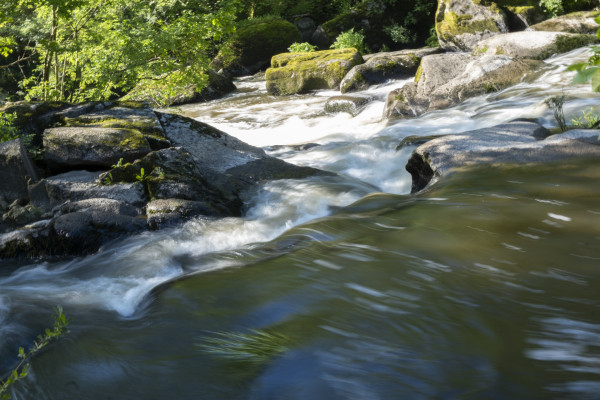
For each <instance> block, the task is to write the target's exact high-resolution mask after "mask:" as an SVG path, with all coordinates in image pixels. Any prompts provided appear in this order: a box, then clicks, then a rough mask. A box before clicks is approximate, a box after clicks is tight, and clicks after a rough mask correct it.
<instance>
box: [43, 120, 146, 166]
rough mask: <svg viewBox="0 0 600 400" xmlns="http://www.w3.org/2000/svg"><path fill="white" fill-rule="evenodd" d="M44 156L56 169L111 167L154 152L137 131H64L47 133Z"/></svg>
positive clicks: (83, 128)
mask: <svg viewBox="0 0 600 400" xmlns="http://www.w3.org/2000/svg"><path fill="white" fill-rule="evenodd" d="M44 150H45V153H44V156H45V161H46V163H47V164H48V165H49V166H50V167H51V168H53V169H56V170H61V169H63V170H64V169H74V168H76V167H80V168H83V167H96V168H97V167H110V166H111V165H112V164H116V163H117V162H118V161H119V160H120V159H123V160H125V161H133V160H136V159H138V158H141V157H143V156H144V155H146V154H148V153H149V152H150V151H151V149H150V145H149V144H148V141H147V140H146V138H144V136H143V135H142V134H141V133H140V132H139V131H138V130H135V129H120V128H96V127H61V128H49V129H46V130H45V131H44Z"/></svg>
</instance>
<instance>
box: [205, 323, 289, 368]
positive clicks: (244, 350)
mask: <svg viewBox="0 0 600 400" xmlns="http://www.w3.org/2000/svg"><path fill="white" fill-rule="evenodd" d="M290 342H291V340H290V338H289V337H287V336H285V335H282V334H277V333H269V332H265V331H259V330H252V331H250V333H236V332H215V333H214V336H213V337H207V338H205V339H204V340H203V341H202V342H201V343H199V344H198V346H199V347H200V348H201V349H202V350H203V351H204V352H206V353H209V354H212V355H214V356H216V357H219V358H224V359H227V360H231V361H236V362H243V363H250V364H263V363H266V362H268V361H270V360H271V359H272V358H273V357H276V356H278V355H280V354H282V353H284V352H285V351H286V350H287V346H288V345H289V343H290Z"/></svg>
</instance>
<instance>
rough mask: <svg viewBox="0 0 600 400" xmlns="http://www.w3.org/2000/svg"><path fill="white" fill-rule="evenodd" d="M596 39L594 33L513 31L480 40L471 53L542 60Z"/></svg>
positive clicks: (585, 44)
mask: <svg viewBox="0 0 600 400" xmlns="http://www.w3.org/2000/svg"><path fill="white" fill-rule="evenodd" d="M597 41H598V38H597V37H596V36H595V35H584V34H574V33H560V32H542V31H524V32H513V33H506V34H503V35H497V36H493V37H491V38H488V39H484V40H482V41H480V42H479V43H477V46H476V48H475V49H474V50H473V53H474V54H476V55H481V54H491V55H494V54H495V55H506V56H509V57H514V58H530V59H536V60H542V59H545V58H548V57H550V56H552V55H554V54H561V53H566V52H568V51H571V50H574V49H577V48H579V47H584V46H587V45H589V44H592V43H595V42H597Z"/></svg>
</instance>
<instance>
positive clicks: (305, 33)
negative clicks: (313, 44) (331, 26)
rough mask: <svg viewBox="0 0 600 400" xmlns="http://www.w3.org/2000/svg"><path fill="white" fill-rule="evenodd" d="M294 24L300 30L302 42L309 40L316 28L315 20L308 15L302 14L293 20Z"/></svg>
mask: <svg viewBox="0 0 600 400" xmlns="http://www.w3.org/2000/svg"><path fill="white" fill-rule="evenodd" d="M294 25H296V27H297V28H298V30H299V31H300V35H301V36H302V41H303V42H310V41H311V38H312V36H313V34H314V33H315V31H316V30H317V24H316V23H315V20H314V19H312V18H311V17H309V16H303V17H300V18H298V19H296V20H294Z"/></svg>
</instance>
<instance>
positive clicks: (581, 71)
mask: <svg viewBox="0 0 600 400" xmlns="http://www.w3.org/2000/svg"><path fill="white" fill-rule="evenodd" d="M592 51H593V54H592V56H591V57H590V58H589V60H588V62H586V63H578V64H573V65H571V66H569V68H568V69H569V71H577V74H576V75H575V77H574V78H573V83H587V82H590V81H591V83H592V90H593V91H594V92H600V47H594V48H593V49H592Z"/></svg>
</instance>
